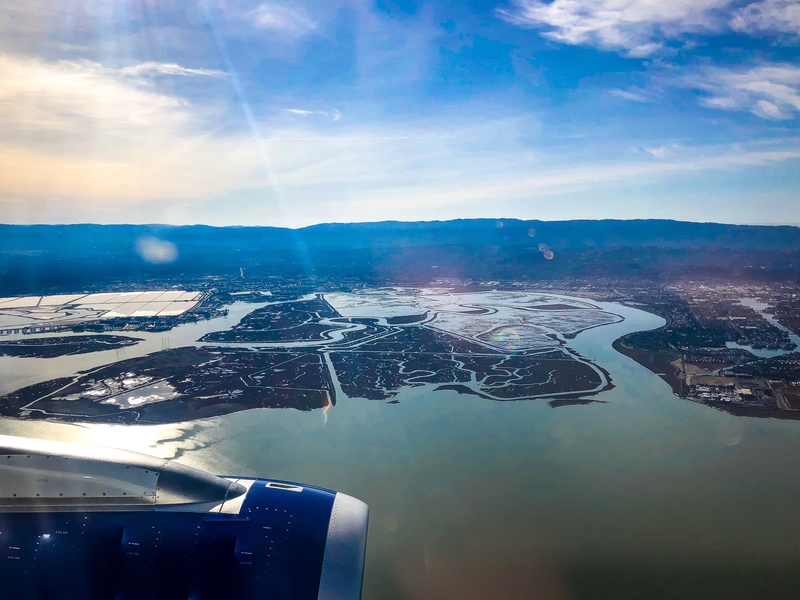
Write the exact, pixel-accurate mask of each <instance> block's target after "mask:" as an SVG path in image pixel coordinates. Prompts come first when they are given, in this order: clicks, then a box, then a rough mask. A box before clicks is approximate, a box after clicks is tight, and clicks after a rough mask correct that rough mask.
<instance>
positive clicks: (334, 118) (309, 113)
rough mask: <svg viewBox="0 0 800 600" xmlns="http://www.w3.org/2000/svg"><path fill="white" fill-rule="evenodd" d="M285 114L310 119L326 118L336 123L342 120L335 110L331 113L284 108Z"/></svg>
mask: <svg viewBox="0 0 800 600" xmlns="http://www.w3.org/2000/svg"><path fill="white" fill-rule="evenodd" d="M283 110H285V111H286V112H288V113H290V114H293V115H298V116H300V117H312V116H315V115H316V116H320V117H327V118H329V119H330V120H331V121H338V120H340V119H341V118H342V113H340V112H339V111H338V110H337V109H335V108H334V109H333V110H331V111H327V110H306V109H304V108H284V109H283Z"/></svg>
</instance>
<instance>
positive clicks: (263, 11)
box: [247, 2, 317, 36]
mask: <svg viewBox="0 0 800 600" xmlns="http://www.w3.org/2000/svg"><path fill="white" fill-rule="evenodd" d="M247 16H248V18H249V19H250V20H251V21H252V23H253V24H254V25H255V26H256V27H258V28H259V29H268V30H273V31H279V32H283V33H286V34H290V35H297V36H299V35H305V34H308V33H310V32H312V31H314V30H315V29H316V28H317V24H316V23H315V22H314V21H313V20H311V18H310V17H309V16H308V14H307V13H306V11H305V10H304V9H303V8H302V7H298V6H293V7H291V8H290V7H289V6H286V5H284V4H279V3H277V2H265V3H264V4H261V5H259V6H257V7H256V8H255V9H253V10H251V11H250V12H249V13H247Z"/></svg>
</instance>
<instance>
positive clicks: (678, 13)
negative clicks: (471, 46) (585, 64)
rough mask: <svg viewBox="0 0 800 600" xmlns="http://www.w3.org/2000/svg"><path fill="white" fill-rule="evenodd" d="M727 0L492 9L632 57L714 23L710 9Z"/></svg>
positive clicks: (533, 1)
mask: <svg viewBox="0 0 800 600" xmlns="http://www.w3.org/2000/svg"><path fill="white" fill-rule="evenodd" d="M731 2H732V0H668V1H665V0H553V1H552V2H544V1H543V0H513V4H512V5H511V7H510V8H498V9H497V14H498V15H499V16H500V17H501V18H503V19H505V20H506V21H508V22H510V23H513V24H515V25H519V26H522V27H531V28H537V29H544V30H545V32H544V34H543V35H545V36H546V37H549V38H551V39H553V40H556V41H559V42H564V43H567V44H586V45H593V46H598V47H600V48H604V49H612V50H623V51H627V53H628V54H629V55H630V56H632V57H635V58H642V57H645V56H649V55H650V54H653V53H654V52H656V51H658V50H659V49H660V48H661V47H662V43H661V40H664V39H669V38H673V37H677V36H679V35H681V34H683V33H686V32H691V31H698V30H703V29H711V28H715V27H716V26H717V22H718V18H717V15H716V13H715V11H717V10H719V9H720V8H723V7H726V6H727V5H729V4H731Z"/></svg>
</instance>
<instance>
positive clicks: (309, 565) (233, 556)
mask: <svg viewBox="0 0 800 600" xmlns="http://www.w3.org/2000/svg"><path fill="white" fill-rule="evenodd" d="M367 521H368V508H367V505H366V504H364V503H363V502H361V501H360V500H357V499H355V498H353V497H351V496H347V495H345V494H341V493H337V492H333V491H330V490H325V489H321V488H317V487H313V486H308V485H303V484H297V483H291V482H286V481H275V480H268V479H253V478H247V477H217V476H215V475H211V474H208V473H205V472H203V471H200V470H198V469H193V468H190V467H187V466H184V465H181V464H179V463H176V462H173V461H169V460H164V459H159V458H154V457H151V456H147V455H143V454H138V453H134V452H128V451H124V450H114V449H109V448H102V447H94V446H81V445H76V444H66V443H61V442H49V441H42V440H32V439H27V438H18V437H10V436H0V597H2V598H9V599H12V598H13V599H14V600H29V599H30V600H34V599H36V600H44V599H47V600H146V599H151V598H152V599H158V600H216V599H225V600H251V599H253V600H255V599H258V600H265V599H276V600H284V599H285V600H358V599H359V598H360V597H361V580H362V574H363V567H364V556H365V551H366V537H367Z"/></svg>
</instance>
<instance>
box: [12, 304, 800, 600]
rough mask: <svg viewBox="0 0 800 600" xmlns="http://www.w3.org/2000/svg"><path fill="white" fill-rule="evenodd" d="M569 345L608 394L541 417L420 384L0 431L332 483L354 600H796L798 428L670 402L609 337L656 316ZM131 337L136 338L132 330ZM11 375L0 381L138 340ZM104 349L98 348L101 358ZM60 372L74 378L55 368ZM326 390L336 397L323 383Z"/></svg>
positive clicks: (175, 337)
mask: <svg viewBox="0 0 800 600" xmlns="http://www.w3.org/2000/svg"><path fill="white" fill-rule="evenodd" d="M596 304H599V305H601V306H602V307H603V308H605V309H606V310H608V311H610V312H614V313H616V314H619V315H622V316H623V317H625V320H624V321H622V322H619V323H615V324H612V325H607V326H603V327H597V328H595V329H590V330H588V331H585V332H583V333H581V334H580V335H578V336H577V337H576V338H575V339H574V340H571V341H569V346H570V348H572V349H573V350H575V351H577V352H579V353H580V354H581V355H582V356H583V357H585V358H588V359H590V360H592V361H593V362H596V363H597V364H599V365H600V366H602V367H603V368H605V369H606V370H607V371H608V372H609V374H610V376H611V378H612V380H613V382H614V384H615V387H614V389H612V390H610V391H606V392H603V393H602V394H600V395H598V396H595V397H594V399H598V400H602V401H605V402H607V403H605V404H599V403H598V404H589V405H584V406H566V407H562V408H558V409H553V408H550V407H549V406H548V404H547V402H546V401H543V400H541V401H528V402H493V401H488V400H484V399H481V398H477V397H475V396H469V395H458V394H457V393H455V392H451V391H437V392H434V391H433V386H426V387H419V388H404V389H403V390H402V391H401V392H400V394H399V395H398V396H397V397H396V400H398V401H399V402H398V403H397V404H389V403H385V402H377V401H365V400H357V399H349V398H347V397H346V396H344V394H341V393H339V394H337V396H338V398H339V399H338V401H337V405H336V406H335V407H332V408H330V410H328V411H326V412H323V411H313V412H310V413H304V412H299V411H295V410H250V411H243V412H239V413H235V414H232V415H227V416H224V417H219V418H214V419H209V420H205V421H197V422H192V423H185V424H178V425H174V426H135V427H126V426H119V425H94V424H92V425H72V424H58V423H50V422H48V423H31V422H23V421H13V420H8V419H3V420H0V432H2V433H6V434H17V435H29V436H41V437H48V438H53V439H63V440H69V441H80V442H89V443H105V444H110V445H116V446H119V447H125V448H130V449H133V450H139V451H144V452H150V453H155V454H159V455H162V456H165V457H178V458H179V459H180V460H181V461H183V462H185V463H187V464H190V465H194V466H197V467H201V468H205V469H209V470H211V471H214V472H218V473H227V474H234V473H235V474H242V475H260V476H267V477H274V478H283V479H288V480H295V481H302V482H308V483H313V484H316V485H321V486H324V487H329V488H332V489H337V490H341V491H344V492H347V493H349V494H352V495H355V496H358V497H359V498H362V499H363V500H365V501H366V502H367V503H368V504H369V505H370V509H371V517H370V533H369V546H368V557H367V565H366V577H365V582H364V598H365V599H370V600H373V599H374V600H383V599H388V600H394V599H397V600H399V599H417V598H419V599H422V598H425V599H429V598H432V599H448V600H449V599H452V598H459V599H478V598H503V599H517V598H519V599H523V598H524V599H529V598H537V597H539V598H555V599H562V598H563V599H568V598H644V597H647V598H688V597H696V598H707V597H726V598H729V597H733V598H755V597H786V598H790V597H793V596H792V595H791V594H790V592H794V591H796V590H797V589H798V588H797V584H798V576H797V575H796V573H795V571H796V569H795V568H794V567H795V565H797V564H798V560H799V559H800V535H798V532H800V511H798V508H797V507H798V500H800V424H798V423H797V422H791V421H778V420H766V419H745V418H740V417H733V416H729V415H726V414H724V413H721V412H718V411H715V410H711V409H709V408H707V407H704V406H700V405H697V404H694V403H692V402H688V401H685V400H680V399H678V398H676V397H674V396H673V395H672V393H671V391H670V389H669V387H668V386H667V384H665V383H664V382H663V381H662V380H661V379H660V378H659V377H658V376H657V375H655V374H653V373H651V372H650V371H648V370H647V369H645V368H644V367H642V366H640V365H638V364H636V363H635V362H634V361H632V360H630V359H628V358H626V357H625V356H623V355H621V354H619V353H617V352H616V351H614V350H613V349H612V347H611V344H612V342H613V341H614V340H615V339H617V338H618V337H620V336H621V335H624V334H626V333H628V332H632V331H639V330H645V329H653V328H656V327H659V326H660V325H662V324H663V320H662V319H661V318H660V317H656V316H653V315H651V314H648V313H645V312H643V311H640V310H637V309H634V308H630V307H623V306H618V305H611V304H603V303H596ZM253 308H254V305H245V306H244V307H239V305H238V304H237V305H234V306H233V307H231V310H230V312H229V315H228V317H226V320H225V322H224V323H223V322H220V321H217V322H216V323H214V322H206V323H198V324H193V325H185V326H182V328H178V329H177V330H173V331H171V332H169V333H168V334H150V335H151V336H152V337H148V338H147V341H146V344H147V346H146V348H145V349H146V351H147V352H152V351H154V350H160V349H161V343H162V342H161V341H160V340H161V338H164V337H168V338H169V342H164V343H165V344H166V343H168V344H169V346H171V347H173V348H174V347H177V346H179V345H183V344H186V343H192V342H193V341H194V340H196V339H198V338H199V337H200V335H202V334H203V333H205V332H206V331H212V330H219V329H227V328H229V327H230V326H231V325H232V324H234V323H235V322H238V320H239V319H240V318H241V316H243V314H244V313H245V312H247V311H248V310H252V309H253ZM133 335H135V336H136V337H145V335H142V334H138V333H134V334H133ZM142 346H144V344H140V345H138V346H135V347H131V348H125V349H123V350H120V351H111V352H110V353H109V352H105V353H98V354H96V355H83V356H71V357H64V358H61V359H49V361H48V364H49V365H52V366H48V367H47V369H48V370H47V373H46V374H43V373H42V371H43V369H42V364H41V362H31V363H30V366H25V367H24V368H23V367H22V366H21V365H23V364H25V363H23V362H20V361H33V360H36V359H0V373H2V378H0V380H1V381H2V384H1V385H2V389H3V391H8V390H9V389H13V388H17V387H20V385H27V384H29V383H32V382H33V381H34V380H41V379H47V378H50V377H53V376H58V375H59V374H69V373H67V372H68V371H69V372H73V371H74V370H75V369H84V368H89V367H91V366H97V364H103V361H104V362H109V361H113V360H119V358H120V356H117V353H120V354H121V357H123V358H124V357H127V358H130V357H132V356H134V355H138V353H139V352H140V351H142V350H143V348H142ZM100 354H103V355H104V356H100ZM71 370H72V371H71ZM339 392H341V390H339Z"/></svg>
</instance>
